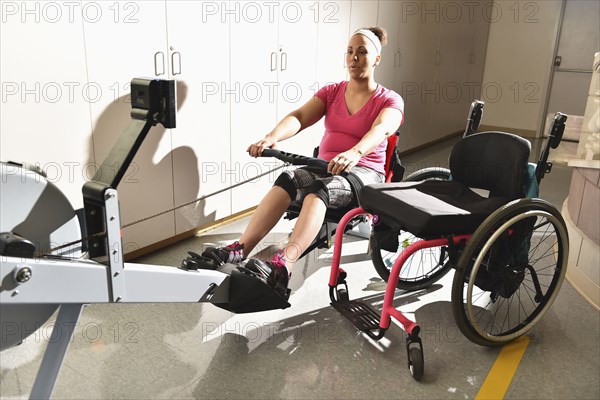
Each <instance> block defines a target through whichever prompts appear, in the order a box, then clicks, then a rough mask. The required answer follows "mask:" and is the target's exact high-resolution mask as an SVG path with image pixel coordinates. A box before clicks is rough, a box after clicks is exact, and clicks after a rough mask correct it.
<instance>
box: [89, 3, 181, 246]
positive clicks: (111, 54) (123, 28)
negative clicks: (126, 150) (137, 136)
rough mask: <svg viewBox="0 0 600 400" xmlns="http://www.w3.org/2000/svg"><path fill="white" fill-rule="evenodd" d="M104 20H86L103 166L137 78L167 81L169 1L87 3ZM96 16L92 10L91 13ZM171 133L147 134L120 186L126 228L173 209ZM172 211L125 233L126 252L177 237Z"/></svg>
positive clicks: (96, 140) (97, 149)
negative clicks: (166, 9)
mask: <svg viewBox="0 0 600 400" xmlns="http://www.w3.org/2000/svg"><path fill="white" fill-rule="evenodd" d="M82 7H83V8H86V7H87V8H88V9H90V10H92V9H93V10H96V14H97V15H99V16H102V17H101V18H99V19H97V20H90V19H88V20H84V24H83V28H84V29H83V32H84V35H85V49H86V58H87V67H88V80H89V84H90V85H91V86H92V87H94V88H96V89H97V91H98V93H99V95H98V96H97V99H96V101H94V102H93V103H92V104H90V109H91V112H92V124H93V159H92V161H94V162H95V163H97V164H98V165H99V164H100V163H102V161H103V160H104V158H105V157H106V155H107V154H108V152H109V151H110V149H111V148H112V146H113V144H114V143H115V141H116V140H117V138H118V136H119V135H120V134H121V133H122V132H123V130H124V128H125V127H126V126H127V124H128V123H129V121H130V111H131V103H130V97H129V83H130V81H131V79H132V78H135V77H144V76H147V77H153V76H158V77H160V78H164V79H166V78H167V77H168V64H167V31H166V15H165V3H164V1H136V2H130V1H114V2H113V1H111V2H86V1H84V2H82ZM90 12H91V11H90ZM171 145H172V139H171V132H170V131H168V130H166V129H164V128H162V127H161V126H157V127H155V128H153V129H152V130H151V131H150V133H149V134H148V136H147V138H146V140H145V141H144V142H143V144H142V146H141V147H140V149H139V151H138V153H137V155H136V156H135V157H134V159H133V162H132V164H131V166H130V168H129V170H128V171H127V173H126V175H125V177H124V178H123V181H122V182H121V184H120V185H119V187H118V189H119V198H120V204H121V220H122V223H123V224H128V223H131V222H133V221H137V220H139V219H142V218H145V217H147V216H149V215H153V214H156V213H159V212H162V211H164V210H167V209H169V208H172V207H173V206H174V201H173V196H174V195H173V167H172V166H173V160H172V156H171V150H172V148H171ZM173 215H174V214H173V212H170V213H166V214H163V215H160V216H158V217H155V218H152V219H150V220H146V221H144V222H141V223H137V224H135V225H133V226H131V227H129V228H126V229H124V231H123V236H124V243H125V245H126V249H125V251H126V252H127V251H131V250H133V249H136V248H141V247H144V246H147V245H149V244H152V243H155V242H158V241H160V240H163V239H166V238H169V237H172V236H173V235H174V234H175V224H174V216H173Z"/></svg>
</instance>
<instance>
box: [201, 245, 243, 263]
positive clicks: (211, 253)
mask: <svg viewBox="0 0 600 400" xmlns="http://www.w3.org/2000/svg"><path fill="white" fill-rule="evenodd" d="M202 256H203V257H206V258H209V259H211V260H215V261H216V262H218V263H219V264H226V263H229V264H238V263H240V262H242V261H244V260H245V259H246V257H245V256H244V245H243V244H241V243H240V242H238V241H235V242H233V243H231V244H229V245H227V246H225V247H207V248H206V250H204V251H203V252H202Z"/></svg>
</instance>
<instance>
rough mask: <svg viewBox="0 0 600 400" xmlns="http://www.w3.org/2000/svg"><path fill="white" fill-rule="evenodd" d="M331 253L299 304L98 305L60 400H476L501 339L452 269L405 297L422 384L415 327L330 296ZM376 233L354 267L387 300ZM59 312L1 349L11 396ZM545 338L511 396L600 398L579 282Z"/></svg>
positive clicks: (23, 392)
mask: <svg viewBox="0 0 600 400" xmlns="http://www.w3.org/2000/svg"><path fill="white" fill-rule="evenodd" d="M452 143H453V140H449V141H446V142H444V143H441V144H438V145H435V146H432V147H430V148H428V149H426V150H423V151H420V152H418V153H413V154H410V155H407V156H405V157H404V158H403V161H404V163H405V164H406V166H407V169H408V172H409V173H410V172H413V171H415V170H417V169H419V168H422V167H426V166H435V165H438V166H441V165H445V160H446V159H447V154H448V151H449V147H450V146H451V145H452ZM570 176H571V173H570V170H569V169H568V168H567V167H566V166H564V165H558V164H557V165H555V168H554V170H553V171H552V173H551V174H549V175H548V176H547V177H546V179H545V180H544V182H543V183H542V195H541V197H543V198H546V199H547V200H549V201H551V202H552V203H554V204H555V205H556V206H557V207H558V208H561V206H562V203H563V201H564V199H565V197H566V195H567V193H568V189H569V182H570ZM245 223H246V221H240V222H238V223H235V224H231V225H228V226H226V227H223V228H220V229H219V230H215V231H211V232H209V233H207V234H205V235H204V236H202V237H198V238H193V239H189V240H186V241H184V242H180V243H178V244H176V245H174V246H171V247H170V248H168V249H165V250H162V251H160V252H157V253H155V254H151V255H147V256H145V257H142V258H141V259H140V260H138V261H139V262H143V263H151V264H158V265H168V266H177V265H179V263H180V261H181V259H182V258H183V257H184V256H185V253H186V251H187V250H192V249H193V250H196V251H198V250H201V249H202V246H204V245H205V244H206V243H220V242H222V241H224V242H228V241H230V240H231V239H233V238H236V237H239V235H240V234H241V232H242V230H243V228H244V225H245ZM290 229H291V225H290V223H289V222H288V221H282V222H281V223H280V224H279V225H278V226H277V227H276V228H275V229H274V232H273V233H272V234H271V235H269V236H268V237H267V238H266V239H265V241H264V242H263V243H262V245H261V246H260V249H261V250H262V253H263V255H266V254H268V253H270V252H272V251H273V248H274V247H276V246H278V245H280V244H281V243H282V241H284V240H285V239H286V238H287V233H288V232H289V230H290ZM331 253H332V252H331V250H327V251H325V250H321V251H317V252H314V253H312V254H311V255H309V256H308V257H306V258H305V259H304V260H303V262H302V263H299V264H298V265H296V267H295V268H294V271H293V276H292V281H291V288H292V289H293V292H292V296H291V298H290V303H291V304H292V307H290V308H288V309H286V310H277V311H270V312H263V313H255V314H244V315H234V314H231V313H229V312H227V311H224V310H221V309H219V308H216V307H214V306H212V305H210V304H134V305H125V304H122V305H91V306H88V307H86V308H85V309H84V312H83V314H82V318H81V320H80V323H79V324H78V326H77V327H76V329H75V338H74V341H73V343H72V344H71V347H70V349H69V352H68V354H67V357H66V360H65V362H64V365H63V369H62V371H61V374H60V376H59V379H58V383H57V386H56V389H55V392H54V397H55V398H61V399H62V398H72V399H83V398H93V399H104V398H138V399H142V398H144V399H145V398H160V399H171V398H174V399H180V398H181V399H183V398H228V399H234V398H235V399H237V398H257V399H264V398H301V399H304V398H319V399H321V398H339V399H350V398H352V399H366V398H369V399H371V398H386V399H396V398H398V399H399V398H411V399H413V398H414V399H432V398H444V399H445V398H451V399H468V398H474V397H475V396H476V395H477V393H478V391H479V389H480V387H481V385H482V383H483V381H484V380H485V378H486V376H487V374H488V372H489V370H490V368H491V366H492V365H493V363H494V361H495V360H496V358H497V356H498V353H499V351H500V349H498V348H495V349H489V348H483V347H480V346H477V345H475V344H473V343H471V342H469V341H468V340H467V339H466V338H465V337H463V336H462V335H461V334H460V332H459V331H458V328H457V326H456V324H455V322H454V320H453V317H452V311H451V304H450V282H451V278H452V277H451V274H449V276H446V277H445V278H444V279H443V281H441V282H440V284H436V285H434V286H433V287H432V288H431V289H429V290H427V291H424V292H423V291H422V292H418V293H400V292H398V296H397V300H396V305H399V306H401V309H402V310H403V311H404V312H406V313H407V315H408V316H409V317H414V318H416V319H417V321H418V322H419V323H420V325H421V327H422V335H421V336H422V338H423V345H424V348H425V361H426V364H425V365H426V370H425V378H424V381H423V382H421V383H417V382H415V381H414V380H413V379H412V378H411V376H410V374H409V372H408V370H407V368H406V350H405V345H404V338H405V336H404V333H403V332H402V330H401V329H400V328H399V327H395V326H393V327H392V328H391V329H390V330H389V331H388V333H387V334H386V337H385V338H384V339H383V340H382V341H380V342H378V343H375V342H373V341H371V340H369V339H367V338H366V337H365V336H363V335H362V334H360V333H358V332H357V331H356V329H355V328H354V327H353V326H352V325H351V324H350V323H348V322H347V321H346V320H344V319H343V318H342V317H341V316H340V315H339V314H338V313H337V312H336V311H335V310H333V308H332V307H331V306H329V299H328V288H327V277H328V273H329V266H330V262H329V258H330V257H331ZM365 253H366V241H364V240H361V239H358V238H354V237H351V236H348V237H347V238H346V239H345V245H344V253H343V258H342V264H343V265H344V268H345V269H346V270H347V271H348V272H349V286H350V295H351V297H353V298H357V297H358V298H362V299H364V300H366V301H367V302H370V303H372V304H373V303H375V304H376V303H377V302H380V301H382V299H383V292H382V291H383V289H384V287H385V285H384V283H383V282H382V281H381V279H380V278H378V276H377V274H376V273H375V271H374V270H373V267H372V265H371V263H370V261H369V259H368V256H367V255H366V254H365ZM51 327H52V321H50V322H49V323H48V324H47V325H45V326H43V327H41V329H40V330H38V331H37V332H36V333H35V334H33V335H32V336H30V337H29V338H28V339H27V340H26V342H25V343H24V344H22V345H21V346H17V347H15V348H12V349H9V350H7V351H4V352H2V353H0V357H1V359H0V360H1V370H0V371H1V372H0V374H1V375H0V379H1V387H0V394H1V396H2V398H3V399H4V398H5V399H12V398H23V397H27V396H28V394H29V391H30V389H31V386H32V383H33V380H34V378H35V373H36V371H37V368H38V367H39V364H40V362H41V357H42V354H43V351H44V348H45V345H46V343H47V341H48V340H49V336H50V332H51V330H50V329H51ZM529 336H530V338H531V342H530V344H529V346H528V348H527V351H526V353H525V355H524V356H523V359H522V361H521V363H520V365H519V368H518V370H517V373H516V375H515V376H514V378H513V380H512V384H511V385H510V387H509V389H508V392H507V394H506V398H514V399H567V398H569V399H598V398H599V397H600V383H599V376H600V344H599V338H600V314H599V313H598V312H597V311H596V310H595V309H594V308H593V307H591V306H590V305H589V304H588V303H587V302H586V301H585V300H583V299H582V298H581V297H580V296H579V295H578V294H577V292H575V290H574V289H573V288H572V287H571V286H570V285H569V284H568V283H567V282H565V284H564V285H563V287H562V289H561V292H560V294H559V296H558V298H557V300H556V302H555V304H554V306H553V308H552V309H551V310H550V312H549V313H548V314H547V315H546V317H545V318H544V320H543V321H542V322H541V323H540V324H539V325H538V326H537V327H536V328H535V329H534V330H533V332H531V333H530V334H529Z"/></svg>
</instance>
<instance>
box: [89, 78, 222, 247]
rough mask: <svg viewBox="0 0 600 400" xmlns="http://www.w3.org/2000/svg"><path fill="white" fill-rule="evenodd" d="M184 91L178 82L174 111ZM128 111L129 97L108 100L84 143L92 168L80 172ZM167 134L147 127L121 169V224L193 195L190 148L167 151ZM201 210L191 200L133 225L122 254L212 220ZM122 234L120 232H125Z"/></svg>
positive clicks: (104, 150)
mask: <svg viewBox="0 0 600 400" xmlns="http://www.w3.org/2000/svg"><path fill="white" fill-rule="evenodd" d="M187 92H188V87H187V85H186V84H185V83H184V82H179V81H178V82H177V109H178V110H180V109H181V108H182V107H183V105H184V103H185V99H186V97H187ZM130 111H131V98H130V95H127V96H122V97H120V98H118V99H116V100H115V101H113V102H111V103H110V104H109V105H108V106H107V107H106V108H105V109H104V110H103V111H102V114H101V115H100V116H99V117H98V118H97V119H96V121H95V124H94V127H93V132H92V135H91V136H90V145H89V147H88V150H89V151H88V164H87V165H89V166H93V170H89V171H86V173H87V176H88V177H89V178H90V179H91V177H92V176H93V175H94V173H95V172H96V170H97V169H98V168H99V166H100V165H101V164H102V161H103V160H104V159H105V158H106V156H107V155H108V154H109V152H110V150H111V149H112V147H113V145H114V143H115V142H116V141H117V139H118V137H119V135H120V134H121V133H122V132H123V131H124V130H125V128H126V127H127V125H128V124H129V122H130V120H131V118H130ZM173 133H177V131H174V132H173ZM177 134H180V133H177ZM170 135H171V131H170V130H169V131H167V129H165V128H164V127H163V126H162V125H157V126H155V127H153V128H152V129H151V130H150V132H149V133H148V136H147V137H146V139H145V140H144V142H143V144H142V145H141V147H140V149H139V150H138V152H137V154H136V155H135V157H134V159H133V162H132V163H131V165H130V166H129V168H128V169H127V172H126V173H125V175H124V177H123V179H122V181H121V183H120V184H119V187H118V189H119V200H120V205H121V224H122V225H127V224H130V223H131V222H134V221H138V220H140V219H143V218H146V217H149V216H151V215H156V214H158V213H162V212H164V211H166V210H169V209H172V208H173V207H175V206H179V205H181V204H185V203H187V202H190V201H193V200H195V199H196V198H198V196H199V193H200V177H199V172H198V157H197V156H196V154H195V152H194V150H193V149H192V148H191V147H187V146H184V147H178V148H175V149H173V148H172V140H171V138H170ZM115 168H116V166H115ZM176 176H177V178H176ZM182 177H183V179H182ZM203 209H204V203H202V202H197V203H193V204H191V205H189V206H187V207H184V208H181V209H179V210H177V211H176V214H174V213H173V212H169V213H165V214H161V215H159V216H155V217H153V218H152V219H151V221H152V222H151V224H150V223H140V225H139V226H138V227H135V225H137V224H134V225H133V226H132V227H131V228H129V229H128V230H129V232H130V234H131V236H132V237H135V243H131V242H127V238H125V239H124V246H125V253H128V252H131V251H134V250H137V249H139V248H141V247H144V246H147V245H150V244H153V243H156V242H158V241H161V240H164V239H167V238H170V237H172V236H174V235H176V234H179V233H182V232H185V231H188V230H191V229H194V228H196V227H197V226H199V225H201V224H205V223H208V222H211V221H214V218H215V217H214V215H215V213H214V212H213V213H211V214H209V215H205V214H204V210H203ZM127 233H128V232H127V231H125V232H124V234H125V236H127ZM129 239H130V240H131V238H129Z"/></svg>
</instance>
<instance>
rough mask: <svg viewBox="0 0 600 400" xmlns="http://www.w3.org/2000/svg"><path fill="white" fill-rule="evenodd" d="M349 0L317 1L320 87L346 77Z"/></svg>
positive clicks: (318, 79) (318, 77)
mask: <svg viewBox="0 0 600 400" xmlns="http://www.w3.org/2000/svg"><path fill="white" fill-rule="evenodd" d="M350 8H351V1H347V0H341V1H328V0H320V1H319V21H318V31H319V33H318V43H317V82H318V83H319V85H320V87H322V86H324V85H325V84H327V83H331V82H340V81H342V80H344V79H346V74H347V71H346V48H347V46H348V38H349V35H350Z"/></svg>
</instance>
